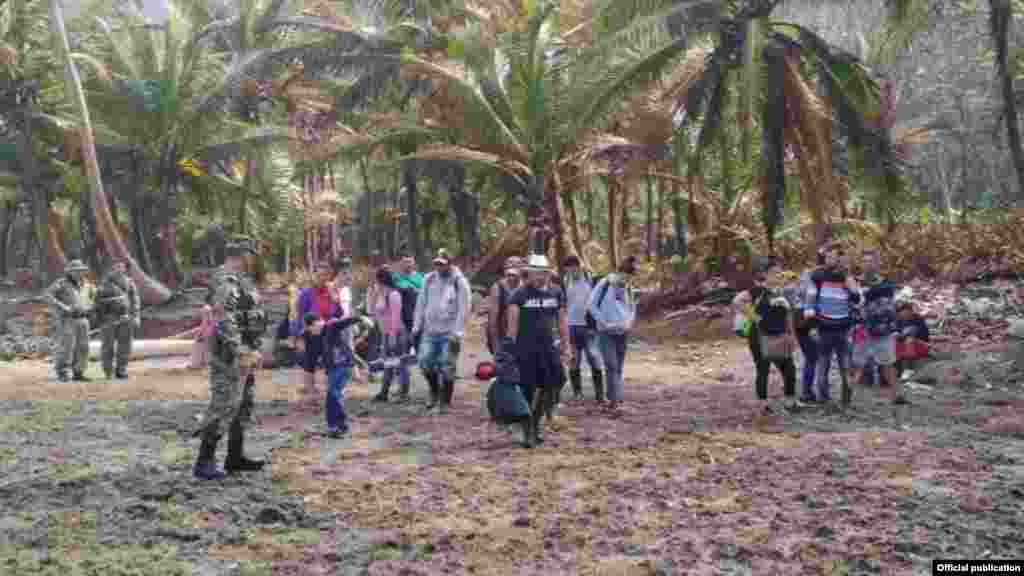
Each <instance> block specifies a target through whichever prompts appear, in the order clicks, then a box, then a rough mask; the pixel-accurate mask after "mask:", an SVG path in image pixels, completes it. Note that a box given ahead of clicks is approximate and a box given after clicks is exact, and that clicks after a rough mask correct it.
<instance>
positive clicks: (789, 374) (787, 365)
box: [749, 330, 796, 400]
mask: <svg viewBox="0 0 1024 576" xmlns="http://www.w3.org/2000/svg"><path fill="white" fill-rule="evenodd" d="M749 344H750V356H751V357H752V358H753V359H754V369H755V370H756V373H757V375H756V377H755V379H754V391H755V392H756V393H757V399H758V400H767V399H768V374H769V373H770V372H771V368H772V364H774V365H775V367H776V368H778V370H779V372H781V373H782V382H783V384H782V393H783V394H784V395H785V396H786V397H787V398H790V397H792V396H795V395H796V363H794V362H793V357H792V356H790V357H788V358H772V359H768V358H764V357H763V356H761V345H760V342H759V341H758V339H757V334H756V333H755V331H754V330H751V335H750V341H749Z"/></svg>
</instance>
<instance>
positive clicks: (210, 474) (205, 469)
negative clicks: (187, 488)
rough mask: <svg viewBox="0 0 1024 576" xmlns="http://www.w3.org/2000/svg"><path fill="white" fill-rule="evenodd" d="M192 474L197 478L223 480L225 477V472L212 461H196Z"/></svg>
mask: <svg viewBox="0 0 1024 576" xmlns="http://www.w3.org/2000/svg"><path fill="white" fill-rule="evenodd" d="M192 476H193V477H195V478H196V479H197V480H223V479H224V478H225V474H224V472H223V471H222V470H220V469H219V468H217V465H216V464H214V463H212V462H208V463H206V464H199V463H196V465H195V466H193V467H192Z"/></svg>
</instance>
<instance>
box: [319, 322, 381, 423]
mask: <svg viewBox="0 0 1024 576" xmlns="http://www.w3.org/2000/svg"><path fill="white" fill-rule="evenodd" d="M342 314H343V313H342V307H341V306H340V305H339V306H338V307H337V309H336V313H335V316H334V317H333V318H330V319H328V320H326V321H324V320H320V319H318V318H317V317H316V316H315V315H313V314H307V315H306V317H305V318H304V321H305V324H306V327H307V329H310V330H311V331H312V332H313V333H319V334H322V336H323V356H322V358H323V362H324V366H325V367H326V368H327V397H326V399H325V406H324V411H325V413H326V417H327V436H328V437H330V438H341V437H342V436H344V435H345V434H347V433H348V432H349V425H348V415H347V414H345V386H347V385H348V383H349V382H350V381H351V380H352V369H353V366H354V364H355V359H354V357H353V353H352V347H351V345H350V344H349V338H348V335H347V333H346V332H345V329H346V328H348V327H349V326H352V325H353V324H357V323H360V322H361V323H363V325H365V326H368V327H369V326H372V324H373V321H372V320H370V319H369V318H367V317H365V316H349V317H347V318H342Z"/></svg>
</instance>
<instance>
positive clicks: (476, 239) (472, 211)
mask: <svg viewBox="0 0 1024 576" xmlns="http://www.w3.org/2000/svg"><path fill="white" fill-rule="evenodd" d="M486 184H487V176H480V177H479V178H477V181H476V186H474V187H473V191H472V192H468V193H466V194H465V198H466V244H467V246H466V254H467V255H468V256H469V257H471V258H479V257H480V195H481V194H482V193H483V191H484V186H485V185H486Z"/></svg>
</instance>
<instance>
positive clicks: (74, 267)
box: [64, 258, 89, 274]
mask: <svg viewBox="0 0 1024 576" xmlns="http://www.w3.org/2000/svg"><path fill="white" fill-rule="evenodd" d="M88 271H89V267H88V266H86V265H85V262H82V261H81V260H79V259H77V258H75V259H74V260H68V263H67V264H65V265H64V273H65V274H68V273H71V272H88Z"/></svg>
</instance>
